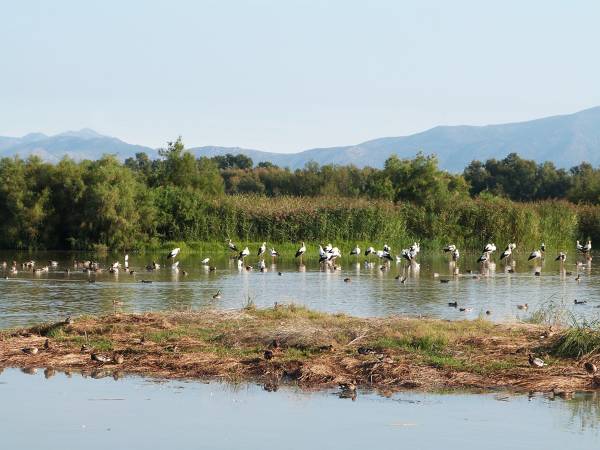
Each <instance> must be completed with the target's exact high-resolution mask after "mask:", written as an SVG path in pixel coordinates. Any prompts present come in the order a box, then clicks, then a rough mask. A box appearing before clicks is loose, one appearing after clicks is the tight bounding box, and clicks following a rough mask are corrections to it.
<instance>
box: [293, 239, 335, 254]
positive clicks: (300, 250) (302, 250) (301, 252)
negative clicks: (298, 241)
mask: <svg viewBox="0 0 600 450" xmlns="http://www.w3.org/2000/svg"><path fill="white" fill-rule="evenodd" d="M330 245H331V244H329V246H330ZM325 249H327V247H325ZM329 250H331V247H329ZM325 251H327V250H325ZM305 252H306V245H304V242H302V246H301V247H300V248H299V249H298V250H296V255H295V258H297V257H298V256H300V257H301V256H302V255H304V253H305Z"/></svg>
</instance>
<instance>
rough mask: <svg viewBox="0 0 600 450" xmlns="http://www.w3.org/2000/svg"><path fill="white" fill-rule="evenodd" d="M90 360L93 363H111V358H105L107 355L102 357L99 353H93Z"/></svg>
mask: <svg viewBox="0 0 600 450" xmlns="http://www.w3.org/2000/svg"><path fill="white" fill-rule="evenodd" d="M90 359H91V360H92V361H96V362H99V363H102V364H106V363H109V362H110V361H111V358H109V357H108V356H105V355H101V354H99V353H92V354H91V355H90Z"/></svg>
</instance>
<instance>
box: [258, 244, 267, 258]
mask: <svg viewBox="0 0 600 450" xmlns="http://www.w3.org/2000/svg"><path fill="white" fill-rule="evenodd" d="M266 251H267V243H266V242H263V243H262V245H261V246H260V247H259V248H258V253H257V255H256V256H258V257H259V258H260V257H261V256H262V255H264V254H265V252H266Z"/></svg>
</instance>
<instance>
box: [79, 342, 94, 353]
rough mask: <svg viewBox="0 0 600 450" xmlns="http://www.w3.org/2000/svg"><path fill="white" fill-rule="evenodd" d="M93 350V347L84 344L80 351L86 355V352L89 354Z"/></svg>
mask: <svg viewBox="0 0 600 450" xmlns="http://www.w3.org/2000/svg"><path fill="white" fill-rule="evenodd" d="M91 349H92V347H90V346H89V345H85V344H82V345H81V349H80V351H81V353H86V352H89V351H90V350H91Z"/></svg>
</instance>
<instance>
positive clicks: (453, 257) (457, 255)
mask: <svg viewBox="0 0 600 450" xmlns="http://www.w3.org/2000/svg"><path fill="white" fill-rule="evenodd" d="M458 258H460V253H459V251H458V249H457V248H455V249H454V251H453V252H452V261H458Z"/></svg>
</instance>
